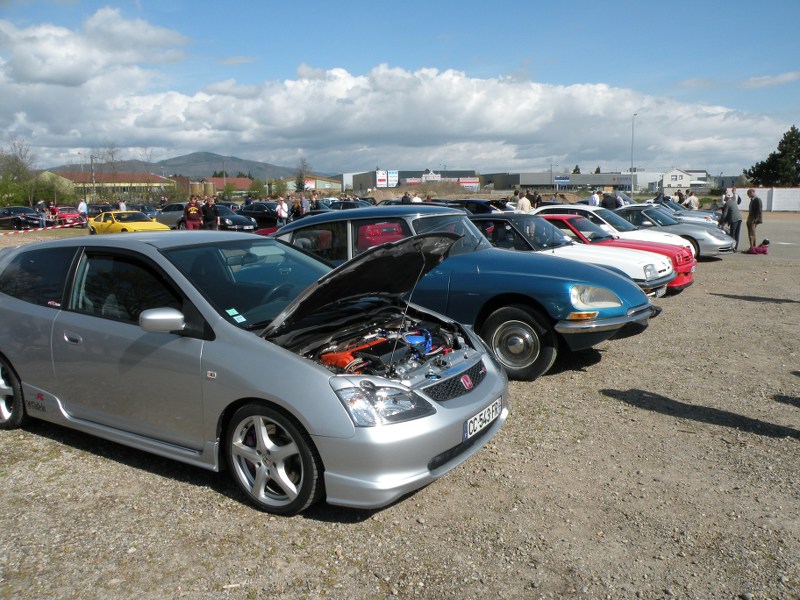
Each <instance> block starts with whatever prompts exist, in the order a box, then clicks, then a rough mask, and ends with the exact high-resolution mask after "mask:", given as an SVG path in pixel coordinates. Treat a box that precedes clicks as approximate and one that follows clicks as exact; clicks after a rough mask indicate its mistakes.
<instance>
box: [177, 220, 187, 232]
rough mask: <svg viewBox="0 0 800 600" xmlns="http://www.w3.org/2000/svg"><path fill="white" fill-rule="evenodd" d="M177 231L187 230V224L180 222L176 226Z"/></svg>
mask: <svg viewBox="0 0 800 600" xmlns="http://www.w3.org/2000/svg"><path fill="white" fill-rule="evenodd" d="M175 229H178V230H179V231H183V230H184V229H186V223H184V222H183V221H178V222H177V223H176V225H175Z"/></svg>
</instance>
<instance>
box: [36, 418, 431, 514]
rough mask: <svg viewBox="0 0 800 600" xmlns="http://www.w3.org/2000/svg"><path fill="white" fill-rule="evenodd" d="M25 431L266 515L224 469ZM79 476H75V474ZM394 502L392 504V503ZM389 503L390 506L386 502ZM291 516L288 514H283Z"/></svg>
mask: <svg viewBox="0 0 800 600" xmlns="http://www.w3.org/2000/svg"><path fill="white" fill-rule="evenodd" d="M24 429H25V431H28V432H29V433H32V434H34V435H38V436H42V437H44V438H48V439H50V440H53V441H54V442H57V443H59V444H63V445H64V446H69V447H70V448H73V449H75V450H79V451H82V452H87V453H89V454H93V455H95V456H101V457H103V458H106V459H108V460H112V461H114V462H116V463H119V464H122V465H125V466H126V467H131V468H134V469H139V470H141V471H146V472H147V473H152V474H154V475H157V476H159V477H163V478H164V479H172V480H175V481H180V482H183V483H188V484H189V485H194V486H197V487H199V488H206V489H210V490H213V491H214V492H216V493H217V494H219V495H220V496H227V497H228V498H230V499H231V500H235V501H236V502H239V503H241V504H243V505H245V506H248V507H251V508H252V509H253V512H254V514H267V513H261V511H259V510H258V509H257V508H255V507H253V506H252V505H251V504H250V503H249V502H248V500H247V498H246V496H245V495H244V494H242V493H241V492H240V491H239V488H238V487H236V484H235V483H233V481H231V480H230V476H229V475H228V473H227V472H225V471H223V472H221V473H215V472H214V471H207V470H206V469H201V468H200V467H194V466H192V465H187V464H184V463H180V462H178V461H175V460H170V459H167V458H162V457H160V456H156V455H155V454H150V453H149V452H145V451H144V450H137V449H136V448H129V447H128V446H123V445H122V444H117V443H115V442H110V441H107V440H103V439H101V438H98V437H95V436H93V435H90V434H88V433H83V432H80V431H75V430H73V429H69V428H66V427H61V426H59V425H54V424H52V423H48V422H46V421H39V420H38V419H33V420H32V421H31V422H30V423H29V424H28V425H26V426H25V427H24ZM78 476H79V475H78ZM109 485H116V483H115V482H109ZM415 493H416V492H411V493H410V494H408V495H406V496H404V497H403V498H400V499H399V500H397V502H402V501H403V500H405V499H406V498H408V497H409V496H413V494H415ZM393 504H396V503H393ZM390 506H392V505H390ZM385 508H388V507H384V508H382V509H374V510H366V509H357V508H346V507H342V506H331V505H328V504H325V502H324V501H323V502H319V503H317V504H316V505H314V506H312V507H311V508H310V509H308V510H306V511H305V512H303V513H302V514H300V515H297V517H296V518H305V519H311V520H313V521H323V522H326V523H342V524H345V525H352V524H356V523H362V522H364V521H366V520H368V519H369V518H370V517H372V515H374V514H376V513H378V512H380V511H381V510H384V509H385ZM287 518H291V517H287Z"/></svg>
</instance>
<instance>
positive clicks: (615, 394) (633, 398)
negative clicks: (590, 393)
mask: <svg viewBox="0 0 800 600" xmlns="http://www.w3.org/2000/svg"><path fill="white" fill-rule="evenodd" d="M600 393H602V394H604V395H606V396H609V397H611V398H615V399H617V400H619V401H621V402H625V403H626V404H630V405H631V406H635V407H636V408H642V409H644V410H651V411H653V412H657V413H661V414H664V415H669V416H672V417H678V418H680V419H691V420H692V421H699V422H701V423H708V424H710V425H720V426H722V427H730V428H732V429H738V430H739V431H744V432H747V433H754V434H756V435H763V436H767V437H775V438H783V437H791V438H794V439H800V431H797V430H796V429H792V428H791V427H784V426H782V425H775V424H774V423H766V422H764V421H759V420H758V419H751V418H750V417H743V416H742V415H737V414H736V413H732V412H729V411H727V410H720V409H718V408H709V407H707V406H695V405H693V404H686V403H684V402H678V401H677V400H673V399H672V398H667V397H666V396H662V395H660V394H654V393H652V392H645V391H644V390H627V391H626V390H609V389H605V390H600Z"/></svg>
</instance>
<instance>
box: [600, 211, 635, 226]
mask: <svg viewBox="0 0 800 600" xmlns="http://www.w3.org/2000/svg"><path fill="white" fill-rule="evenodd" d="M596 212H597V216H599V217H600V218H602V219H603V220H604V221H605V222H606V223H608V224H609V225H611V226H612V227H613V228H614V229H616V230H617V231H636V226H635V225H633V224H632V223H630V222H628V221H626V220H625V219H623V218H622V217H620V216H619V215H618V214H617V213H615V212H612V211H610V210H608V209H607V208H599V209H597V211H596Z"/></svg>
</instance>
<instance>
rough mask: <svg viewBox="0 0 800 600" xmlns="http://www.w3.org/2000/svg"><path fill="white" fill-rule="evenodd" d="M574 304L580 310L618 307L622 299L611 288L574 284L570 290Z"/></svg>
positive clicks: (570, 298) (571, 300) (570, 296)
mask: <svg viewBox="0 0 800 600" xmlns="http://www.w3.org/2000/svg"><path fill="white" fill-rule="evenodd" d="M569 300H570V302H572V306H574V307H575V308H577V309H579V310H593V309H598V308H616V307H618V306H622V301H621V300H620V299H619V298H617V295H616V294H615V293H614V292H612V291H611V290H609V289H607V288H603V287H596V286H593V285H573V286H572V288H571V289H570V291H569Z"/></svg>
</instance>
